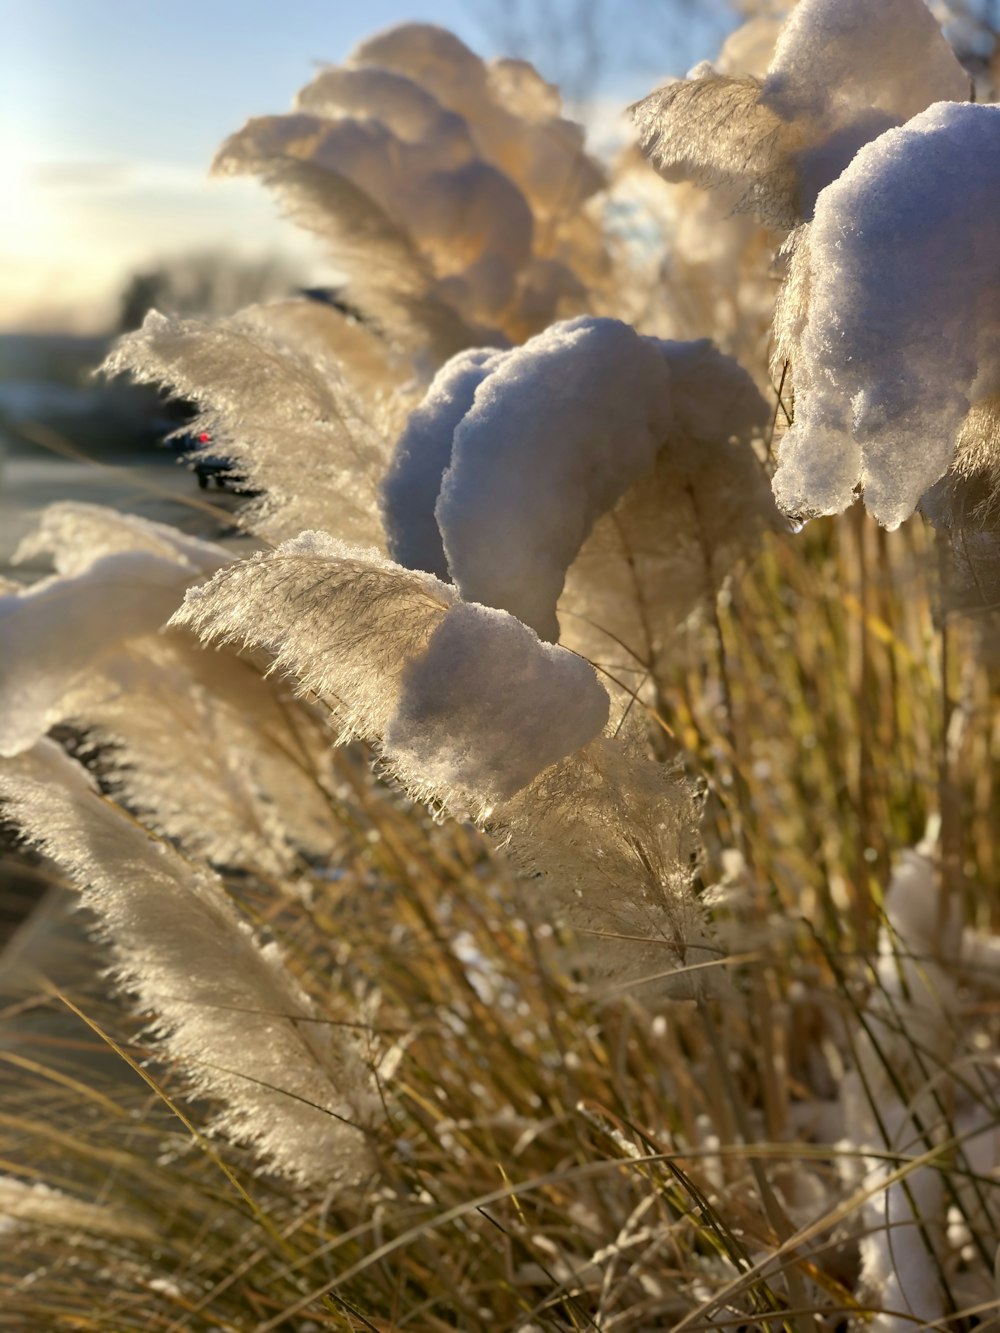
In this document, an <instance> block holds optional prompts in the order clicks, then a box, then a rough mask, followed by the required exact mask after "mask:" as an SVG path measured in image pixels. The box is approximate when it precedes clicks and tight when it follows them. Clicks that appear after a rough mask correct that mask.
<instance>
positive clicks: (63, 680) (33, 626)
mask: <svg viewBox="0 0 1000 1333" xmlns="http://www.w3.org/2000/svg"><path fill="white" fill-rule="evenodd" d="M195 577H197V571H195V570H193V569H192V568H191V566H190V565H188V564H185V563H181V562H179V561H175V560H169V559H164V558H163V557H162V556H157V555H153V554H151V553H150V552H148V551H118V552H116V553H115V554H113V555H104V556H99V557H98V558H97V559H96V560H95V561H94V562H93V563H92V564H90V565H89V566H88V567H87V568H86V569H84V570H83V571H82V572H81V573H78V574H75V575H73V576H71V577H63V576H62V575H58V574H57V575H54V576H53V577H51V578H46V579H42V580H41V581H40V582H38V583H35V584H33V585H32V586H31V587H29V588H25V589H23V590H21V591H19V592H14V593H5V594H3V595H2V596H0V754H3V755H13V754H17V753H19V751H21V750H24V749H26V748H27V747H28V746H30V745H33V744H34V742H35V741H36V740H38V738H39V737H40V736H44V735H45V733H46V731H48V729H49V727H50V726H52V724H53V723H54V722H57V721H60V720H61V718H62V717H63V716H64V714H63V711H62V701H63V699H64V697H65V696H66V695H67V694H68V693H69V691H70V690H71V689H72V688H73V686H74V685H75V684H76V683H77V682H78V681H79V680H80V679H81V678H82V677H84V676H85V675H86V674H87V673H88V672H90V671H92V670H93V669H94V667H95V666H96V665H97V664H99V663H100V662H101V661H102V660H103V659H106V658H107V657H108V656H109V655H111V654H113V653H114V652H115V651H116V649H117V648H118V647H119V645H121V644H122V643H124V642H126V641H127V640H128V639H132V638H136V637H138V636H140V635H144V634H151V633H154V632H155V631H156V630H158V629H159V628H160V627H161V626H162V625H164V624H165V623H166V622H167V621H168V620H169V619H170V617H171V616H172V615H173V613H174V612H175V611H176V610H177V607H178V605H179V604H180V601H181V599H182V597H183V596H184V592H185V590H186V589H187V588H188V587H189V586H190V584H191V582H192V580H193V579H194V578H195Z"/></svg>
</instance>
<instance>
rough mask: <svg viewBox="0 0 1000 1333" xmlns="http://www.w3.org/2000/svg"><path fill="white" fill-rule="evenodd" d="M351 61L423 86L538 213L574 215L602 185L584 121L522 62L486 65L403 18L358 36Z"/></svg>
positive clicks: (446, 36)
mask: <svg viewBox="0 0 1000 1333" xmlns="http://www.w3.org/2000/svg"><path fill="white" fill-rule="evenodd" d="M350 63H351V64H354V65H361V66H363V67H371V66H375V67H377V68H385V69H391V70H394V71H396V72H397V73H400V74H403V75H407V76H409V77H410V78H412V79H414V80H415V81H416V82H418V83H419V84H420V85H421V86H422V87H424V88H426V89H428V90H429V91H430V92H431V93H432V94H433V96H434V97H435V98H436V99H437V101H438V102H439V103H440V104H441V105H442V106H443V107H445V108H447V109H448V110H449V111H451V112H452V113H455V114H458V115H460V116H461V117H462V118H463V119H464V120H465V122H466V124H467V126H468V131H469V135H470V137H471V139H472V141H473V143H474V144H475V146H476V148H477V149H478V151H479V152H480V153H481V154H482V156H483V157H484V159H486V160H487V161H489V162H493V163H495V164H496V166H497V167H499V168H500V169H501V170H502V171H504V172H506V173H507V175H509V176H510V178H511V179H512V180H513V181H515V182H516V183H517V185H518V186H519V187H520V189H521V190H523V192H524V195H525V197H526V198H527V199H528V200H529V201H530V202H531V205H532V208H533V210H534V211H535V212H537V213H538V215H539V216H541V217H543V218H546V217H551V216H556V217H558V216H559V215H561V214H565V215H567V216H570V215H572V214H573V213H575V212H576V211H577V210H578V209H579V208H580V206H581V205H582V204H583V202H584V200H586V199H588V198H589V197H590V196H591V195H592V194H594V193H595V191H597V190H598V189H600V187H601V185H602V183H603V176H602V173H601V170H600V167H599V166H598V165H597V163H596V162H594V161H593V160H592V159H591V158H589V157H588V156H587V154H586V152H585V151H584V133H583V127H582V126H581V125H577V124H575V123H574V122H572V121H568V120H564V119H563V118H562V117H561V116H560V114H559V113H560V111H561V99H560V97H559V92H558V89H556V88H554V87H553V85H551V84H546V83H545V81H544V80H543V79H541V78H540V77H539V75H538V74H537V72H536V71H535V70H534V69H533V68H532V67H531V65H529V64H528V62H527V61H519V62H516V65H513V64H512V63H511V62H503V61H496V62H493V63H492V64H489V65H488V64H486V63H484V62H483V61H482V60H481V59H480V58H479V57H478V56H477V55H475V54H474V53H473V52H472V51H470V50H469V49H468V47H466V46H464V45H463V44H462V42H461V41H459V39H458V38H457V37H455V36H454V34H452V33H450V32H447V31H445V30H444V29H443V28H438V27H435V26H434V25H433V24H429V23H402V24H399V25H398V26H397V27H395V28H389V29H387V30H386V31H385V32H383V33H380V34H377V35H376V36H375V37H370V38H368V39H367V40H366V41H364V42H362V43H361V45H360V46H359V47H357V48H356V50H355V51H354V52H353V53H352V55H351V56H350Z"/></svg>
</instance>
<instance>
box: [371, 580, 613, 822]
mask: <svg viewBox="0 0 1000 1333" xmlns="http://www.w3.org/2000/svg"><path fill="white" fill-rule="evenodd" d="M608 708H609V699H608V696H607V694H606V692H605V691H604V690H603V689H602V687H601V685H600V684H599V683H598V680H597V677H596V675H595V673H594V669H593V667H592V666H590V664H589V663H588V662H585V661H584V660H583V658H580V657H577V656H576V655H575V654H574V653H571V652H568V651H567V650H566V649H565V648H557V647H553V646H552V645H550V644H544V643H541V642H540V640H539V639H538V636H537V635H536V634H534V633H533V631H532V630H530V629H528V628H527V627H526V626H525V625H522V624H521V623H520V622H519V621H518V620H515V618H514V617H513V616H510V615H508V614H507V613H506V612H504V611H498V610H495V609H494V608H492V607H486V606H476V605H473V604H469V603H457V604H456V605H455V606H453V607H452V608H451V610H449V611H448V613H447V614H446V615H445V617H444V619H443V620H442V621H441V622H440V624H439V625H438V627H437V629H436V630H435V631H434V633H433V634H432V635H431V638H430V641H429V643H428V645H427V649H426V651H425V652H424V653H423V655H422V656H420V657H418V658H417V659H416V660H414V661H413V662H412V663H411V664H410V665H409V666H408V667H407V668H406V670H405V671H404V673H403V680H402V689H401V691H400V696H399V702H398V705H397V709H396V713H395V716H394V717H393V718H392V719H391V721H390V723H389V726H388V728H387V730H386V734H385V743H384V749H385V753H386V756H387V757H388V758H389V759H390V760H391V761H392V763H393V764H394V765H396V766H397V767H398V768H399V770H400V772H401V773H402V774H403V776H404V777H406V776H407V774H413V775H414V776H415V777H416V778H417V779H418V781H419V783H420V784H421V785H426V786H427V787H430V788H437V789H440V790H444V791H449V790H455V791H458V792H461V793H463V794H465V793H468V794H472V795H474V796H475V797H476V798H478V799H480V800H483V801H485V802H487V803H491V802H492V801H495V800H497V799H505V798H507V797H510V796H513V795H514V793H515V792H517V791H519V790H520V789H521V788H522V787H526V786H527V785H528V783H529V782H531V781H532V779H534V778H535V777H536V776H537V775H538V774H539V773H540V772H542V770H543V769H546V768H548V767H550V765H552V764H554V763H556V762H558V761H559V760H560V759H563V758H565V757H566V756H567V755H569V754H572V753H573V752H574V751H575V750H578V749H580V748H581V747H582V746H584V745H586V744H587V743H588V742H589V741H591V740H593V739H594V737H595V736H597V735H598V734H599V733H600V732H601V730H602V729H603V727H604V725H605V723H606V722H607V720H608Z"/></svg>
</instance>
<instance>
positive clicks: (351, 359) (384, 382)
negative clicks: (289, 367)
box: [240, 297, 403, 426]
mask: <svg viewBox="0 0 1000 1333" xmlns="http://www.w3.org/2000/svg"><path fill="white" fill-rule="evenodd" d="M240 318H241V319H244V320H247V321H248V322H250V323H253V324H259V325H260V326H261V327H262V328H264V329H265V330H267V332H268V333H269V334H270V335H271V337H273V338H276V339H277V340H278V341H280V342H281V343H283V344H284V345H285V346H289V347H292V348H294V349H295V350H296V351H298V352H300V353H302V354H303V355H304V356H306V357H307V358H308V359H309V360H310V361H315V362H319V363H320V364H327V363H331V362H332V363H333V364H334V365H335V366H336V367H337V370H338V374H339V376H340V378H341V379H342V380H344V381H345V382H346V383H347V384H349V385H350V386H351V389H352V391H353V392H354V393H355V394H356V395H357V396H358V398H360V399H361V401H362V402H363V403H364V406H365V410H366V414H367V415H368V417H369V419H371V420H372V421H373V422H374V424H375V425H376V426H378V424H379V422H378V416H379V414H380V412H381V411H382V410H383V409H384V408H385V406H386V405H387V403H388V402H389V400H390V399H391V400H393V402H394V401H395V400H396V399H397V398H402V397H403V395H402V394H400V393H398V392H394V390H396V386H397V381H398V378H399V373H400V366H399V365H398V364H397V358H395V357H394V356H393V353H392V351H391V349H390V347H389V346H388V344H387V343H386V341H385V339H383V338H380V337H379V336H378V334H377V333H376V332H375V331H374V329H372V328H371V326H370V325H367V324H364V323H362V321H361V320H360V319H359V318H358V317H356V316H355V315H351V314H348V313H345V311H343V310H341V309H338V307H337V306H335V305H333V304H332V303H331V302H330V301H323V300H313V299H311V298H309V297H298V298H290V299H288V300H283V301H271V302H268V304H267V305H256V306H250V307H248V308H247V309H246V310H242V311H241V312H240Z"/></svg>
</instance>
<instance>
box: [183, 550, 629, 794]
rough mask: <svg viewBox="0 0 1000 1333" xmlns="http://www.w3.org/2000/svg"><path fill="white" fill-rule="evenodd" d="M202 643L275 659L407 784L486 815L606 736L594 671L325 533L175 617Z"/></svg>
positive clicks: (506, 620) (244, 570)
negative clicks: (250, 649) (374, 746)
mask: <svg viewBox="0 0 1000 1333" xmlns="http://www.w3.org/2000/svg"><path fill="white" fill-rule="evenodd" d="M174 623H175V624H182V625H188V626H189V627H190V628H191V629H193V630H194V631H195V633H196V634H198V635H199V636H200V637H201V638H202V639H204V640H205V641H206V642H209V643H211V642H222V643H236V644H242V645H243V646H254V647H260V648H263V649H265V651H267V652H268V653H270V654H271V655H272V657H273V659H274V664H275V666H276V667H277V668H278V669H279V670H281V671H283V672H287V673H288V674H289V675H290V676H292V677H293V678H294V679H295V680H296V681H297V683H298V686H299V688H300V689H301V690H303V691H309V692H310V693H312V694H315V695H316V696H318V698H319V699H320V701H321V702H323V703H324V704H325V705H326V706H327V707H329V709H330V711H331V713H332V715H333V716H334V718H335V719H336V720H337V723H338V725H339V727H340V732H341V734H340V739H341V740H345V739H349V738H351V737H354V736H359V737H362V738H364V739H366V740H373V741H376V742H379V743H380V752H381V754H382V756H383V757H384V759H385V760H386V762H387V763H388V764H389V766H390V767H391V768H392V769H393V771H395V772H396V773H397V775H398V776H399V777H400V779H401V780H402V781H403V782H404V783H405V784H406V785H407V787H409V789H410V790H411V791H414V792H416V793H417V794H419V795H420V796H422V797H424V798H434V799H440V800H443V801H445V802H446V803H448V804H449V805H452V806H454V807H456V808H461V809H463V810H464V809H466V808H467V807H468V806H469V804H470V803H471V804H472V805H473V806H474V807H480V808H481V807H483V806H490V805H492V804H493V802H494V801H495V800H497V799H498V798H499V797H500V796H509V795H511V794H513V792H515V791H517V790H518V789H519V788H520V787H522V786H524V785H525V784H526V783H528V782H530V781H531V780H532V779H533V778H534V777H535V776H536V774H538V773H539V772H540V771H541V770H542V769H543V768H546V767H548V766H549V765H551V764H553V763H555V762H556V761H557V760H559V759H561V758H563V757H564V756H565V755H566V754H568V753H569V752H570V751H571V750H573V749H576V748H578V747H579V746H581V745H584V744H586V743H587V742H588V741H590V740H592V739H593V738H594V737H595V736H596V735H598V734H599V733H600V731H601V730H602V728H603V727H604V725H605V723H606V721H607V717H608V696H607V694H606V693H605V691H604V690H603V689H602V688H601V686H600V685H599V684H598V683H597V679H596V677H595V674H594V671H593V668H592V667H590V666H589V665H588V664H587V663H586V662H584V661H582V660H581V659H580V658H578V657H576V656H575V655H574V654H572V653H569V652H566V651H565V650H564V649H560V648H551V647H549V646H548V645H545V644H541V643H539V641H538V638H537V636H536V635H535V634H534V633H533V632H532V631H531V630H530V629H529V628H527V627H526V626H524V625H522V624H521V623H520V622H518V621H517V620H515V619H514V617H513V616H510V615H507V614H506V613H504V612H497V611H491V610H490V609H489V608H485V607H480V606H472V605H467V604H463V603H460V602H458V600H457V599H456V596H455V593H454V590H453V589H451V588H449V587H448V586H447V585H446V584H443V583H441V582H439V580H437V579H435V578H434V577H433V576H432V575H429V574H424V573H420V572H417V571H412V570H406V569H403V568H401V567H400V566H399V565H394V564H392V563H391V562H390V561H388V560H386V559H384V557H380V556H378V555H377V554H376V553H375V552H365V551H358V550H356V549H353V548H350V547H348V546H346V545H345V544H344V543H342V542H338V541H336V540H335V539H334V538H332V537H329V536H327V535H326V534H323V533H304V534H302V535H301V536H300V537H298V538H296V539H295V540H294V541H292V542H286V543H285V544H284V545H283V546H281V547H279V548H278V549H277V550H276V551H275V552H274V553H273V554H272V555H268V556H265V557H258V558H257V559H255V560H253V561H250V562H247V563H244V564H243V565H240V566H236V567H234V568H232V569H230V570H227V571H224V573H223V576H222V577H220V578H219V579H217V580H215V581H213V582H212V583H210V584H208V585H207V586H205V587H204V588H201V589H195V590H193V592H192V596H191V597H190V598H188V599H187V601H185V603H184V606H183V607H182V608H181V610H180V611H179V612H178V613H177V616H176V617H175V619H174Z"/></svg>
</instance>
